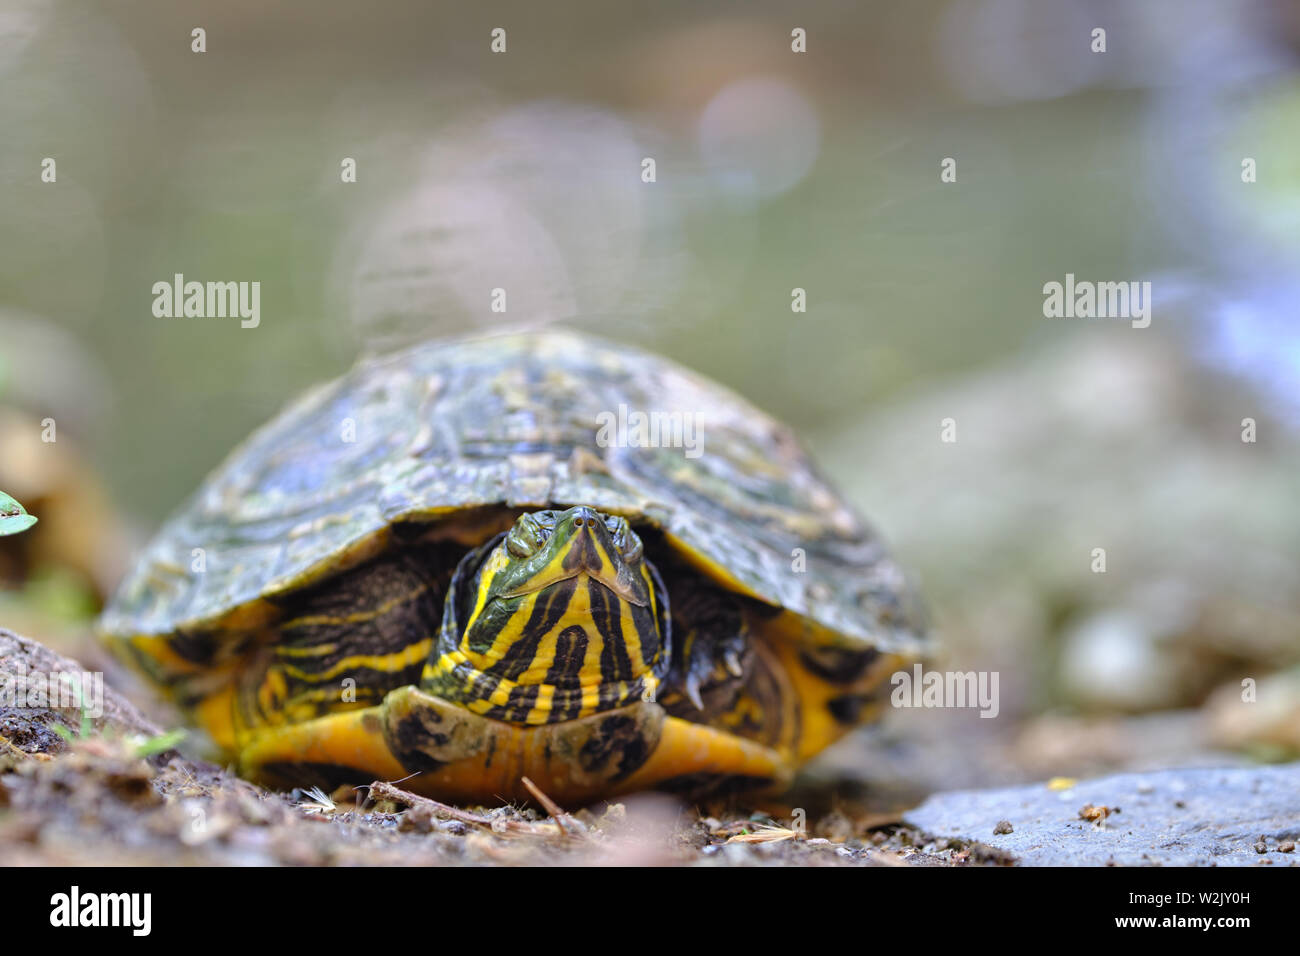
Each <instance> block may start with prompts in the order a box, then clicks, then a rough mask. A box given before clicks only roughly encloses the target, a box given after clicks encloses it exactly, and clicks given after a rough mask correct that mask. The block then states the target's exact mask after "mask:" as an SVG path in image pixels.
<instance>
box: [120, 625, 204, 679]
mask: <svg viewBox="0 0 1300 956" xmlns="http://www.w3.org/2000/svg"><path fill="white" fill-rule="evenodd" d="M127 643H128V644H129V645H130V647H131V648H132V649H133V650H134V651H135V652H136V653H137V654H139V655H143V656H144V657H145V658H147V659H148V660H150V661H152V662H153V663H154V664H156V665H157V666H158V667H159V668H160V669H161V670H162V672H163V674H164V676H167V677H181V676H184V675H186V674H202V673H204V672H205V671H206V670H207V668H206V667H204V666H203V665H202V664H196V663H194V662H193V661H188V660H186V659H185V658H183V657H181V656H180V655H179V654H177V653H176V651H175V650H174V649H173V647H172V644H171V640H170V638H168V637H162V636H158V635H153V634H140V635H136V636H135V637H131V638H128V639H127ZM137 666H138V665H137Z"/></svg>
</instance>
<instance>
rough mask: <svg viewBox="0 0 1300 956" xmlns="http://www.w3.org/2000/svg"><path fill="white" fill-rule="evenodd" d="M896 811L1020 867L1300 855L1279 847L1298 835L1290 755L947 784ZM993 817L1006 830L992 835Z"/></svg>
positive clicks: (1299, 808) (1229, 861)
mask: <svg viewBox="0 0 1300 956" xmlns="http://www.w3.org/2000/svg"><path fill="white" fill-rule="evenodd" d="M1087 804H1092V805H1093V806H1095V807H1103V806H1104V807H1108V808H1109V809H1110V811H1111V812H1110V815H1109V816H1107V817H1106V818H1105V819H1104V821H1103V822H1102V824H1101V825H1100V826H1095V825H1094V824H1093V823H1090V822H1088V821H1087V820H1083V819H1080V817H1079V811H1080V810H1081V809H1082V808H1083V807H1084V806H1085V805H1087ZM904 820H905V822H907V823H909V824H911V825H913V826H915V827H917V828H919V829H921V830H924V831H925V832H927V833H929V834H932V835H933V836H935V837H936V838H944V837H962V838H964V839H967V840H978V841H980V842H981V843H985V844H987V845H989V846H993V847H997V848H998V849H1001V850H1005V851H1007V852H1009V853H1011V854H1013V855H1015V856H1016V857H1017V859H1018V861H1019V863H1020V864H1021V865H1027V866H1107V865H1120V866H1153V865H1164V866H1254V865H1257V864H1259V863H1261V862H1263V861H1269V862H1271V863H1273V864H1274V865H1281V866H1287V865H1291V864H1293V863H1300V860H1297V854H1296V853H1294V852H1292V853H1283V852H1281V850H1280V849H1279V847H1280V844H1281V843H1282V842H1283V841H1288V840H1289V841H1294V840H1296V838H1297V837H1300V763H1297V764H1289V765H1286V766H1272V767H1244V768H1225V769H1192V770H1164V771H1156V772H1151V773H1125V774H1117V775H1116V776H1112V777H1100V778H1097V779H1095V780H1083V781H1079V782H1078V783H1077V784H1075V785H1074V786H1073V787H1071V788H1070V789H1068V790H1059V791H1058V790H1049V789H1048V787H1047V786H1046V784H1036V785H1033V786H1028V787H1012V788H1008V789H1004V790H978V791H951V792H948V793H939V794H935V795H934V796H932V797H930V798H929V799H928V800H926V802H925V803H923V804H922V805H921V806H919V807H917V808H916V809H915V810H912V811H910V812H908V813H907V814H905V815H904ZM1003 820H1007V821H1010V823H1011V824H1012V827H1013V829H1012V832H1010V833H1001V834H995V833H994V830H995V829H997V828H998V823H999V822H1000V821H1003ZM1259 842H1262V843H1263V844H1264V846H1265V848H1266V852H1264V853H1262V854H1261V853H1260V852H1258V851H1257V850H1256V847H1255V845H1256V843H1259Z"/></svg>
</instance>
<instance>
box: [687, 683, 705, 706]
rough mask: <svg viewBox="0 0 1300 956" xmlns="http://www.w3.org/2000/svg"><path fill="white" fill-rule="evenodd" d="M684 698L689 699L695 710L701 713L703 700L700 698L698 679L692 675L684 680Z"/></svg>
mask: <svg viewBox="0 0 1300 956" xmlns="http://www.w3.org/2000/svg"><path fill="white" fill-rule="evenodd" d="M686 696H687V697H688V698H690V701H691V703H692V704H694V705H695V709H696V710H698V711H701V712H702V711H703V710H704V698H703V697H701V696H700V679H699V678H698V677H696V676H695V675H694V674H690V675H688V676H687V678H686Z"/></svg>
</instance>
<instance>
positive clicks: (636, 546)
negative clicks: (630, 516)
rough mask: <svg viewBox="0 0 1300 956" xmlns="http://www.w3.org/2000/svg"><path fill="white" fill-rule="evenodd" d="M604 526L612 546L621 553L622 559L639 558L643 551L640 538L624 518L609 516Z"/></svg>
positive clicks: (631, 559)
mask: <svg viewBox="0 0 1300 956" xmlns="http://www.w3.org/2000/svg"><path fill="white" fill-rule="evenodd" d="M605 527H606V528H607V529H608V530H609V536H610V538H612V539H613V541H614V547H616V548H618V551H619V554H621V555H623V560H625V561H629V562H635V561H639V560H641V553H642V551H643V548H642V546H641V539H640V537H638V536H637V533H636V532H635V531H633V530H632V527H631V525H629V524H628V523H627V519H626V518H610V519H609V520H608V521H607V522H606V524H605Z"/></svg>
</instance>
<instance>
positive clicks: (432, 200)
mask: <svg viewBox="0 0 1300 956" xmlns="http://www.w3.org/2000/svg"><path fill="white" fill-rule="evenodd" d="M196 27H202V28H203V29H204V30H205V31H206V52H204V53H195V52H192V50H191V43H192V38H191V31H192V30H193V29H194V28H196ZM496 27H501V28H504V29H505V30H506V36H507V50H506V52H505V53H503V54H494V53H492V52H491V50H490V48H489V44H490V40H491V37H490V32H491V31H492V29H493V28H496ZM1098 27H1100V28H1102V29H1104V30H1105V31H1106V49H1105V51H1104V52H1094V51H1093V50H1092V49H1091V47H1092V46H1093V44H1094V39H1093V33H1092V31H1093V30H1094V29H1096V28H1098ZM795 28H802V29H803V30H805V31H806V35H807V52H806V53H795V52H792V50H791V31H792V30H793V29H795ZM1297 50H1300V13H1298V12H1297V7H1296V5H1294V4H1290V3H1282V2H1254V3H1246V2H1209V0H1193V2H1175V0H1158V2H1156V0H1153V2H1143V3H1120V2H1100V0H1099V2H1085V0H1071V2H1066V0H1044V2H1029V0H933V2H917V0H909V2H891V3H847V2H828V3H812V4H806V5H799V6H797V7H794V6H789V5H783V4H776V3H750V4H745V5H739V4H700V3H694V2H690V3H688V2H673V0H668V2H660V3H655V4H650V5H631V4H609V3H598V2H583V0H578V2H572V0H569V2H562V3H551V4H537V3H523V2H520V3H482V4H450V3H442V4H426V3H415V2H410V3H393V2H389V3H373V4H366V5H357V4H354V3H341V2H332V0H331V2H318V3H310V4H308V3H295V4H276V5H273V6H268V5H266V4H262V3H254V2H251V0H240V2H230V3H223V4H199V5H192V4H164V3H158V2H136V3H114V2H107V3H96V4H86V3H81V2H48V0H6V2H5V6H4V9H3V10H0V131H3V132H2V133H0V196H2V197H3V201H2V202H0V403H2V404H3V407H4V409H5V414H6V417H5V419H4V430H3V431H2V432H0V439H2V440H3V442H4V443H5V444H4V446H3V448H0V451H4V458H3V464H0V488H4V489H5V490H6V491H9V492H11V493H13V494H14V495H15V496H16V497H18V498H19V499H20V500H22V501H23V502H24V504H26V505H27V506H28V507H29V509H31V510H32V511H33V512H34V513H37V514H42V515H43V517H42V524H41V525H39V526H38V527H37V529H36V530H34V531H33V532H30V533H29V535H28V536H26V539H25V540H23V541H21V542H20V541H18V539H13V540H11V541H6V542H4V543H3V548H4V549H6V550H5V551H4V552H3V553H2V554H3V558H4V562H5V563H4V564H3V565H0V570H3V573H4V575H5V577H6V578H7V580H8V582H9V587H10V589H11V600H10V604H9V605H0V608H3V607H5V606H9V607H11V608H12V610H11V612H10V615H11V616H10V617H9V618H8V619H7V621H6V623H9V624H11V625H12V626H17V625H18V624H19V623H26V624H27V626H29V627H37V628H40V627H41V625H40V624H39V623H35V624H32V623H29V622H31V621H32V620H33V618H31V617H28V616H23V615H25V614H26V613H27V612H26V611H20V609H19V605H18V604H15V603H14V601H13V600H12V594H20V595H21V594H23V593H27V594H28V595H30V594H31V593H32V589H33V588H34V589H35V592H36V593H38V594H42V595H44V597H42V598H41V601H40V602H38V604H39V603H41V602H44V603H43V604H41V606H43V607H44V606H47V605H48V604H50V603H51V602H52V603H53V604H54V605H56V606H57V607H59V608H61V609H62V610H61V611H60V612H59V613H60V614H61V615H62V618H60V619H61V620H66V619H84V616H85V614H86V613H87V612H88V611H89V610H93V607H94V605H95V602H96V601H97V600H98V597H97V596H96V594H95V592H98V593H99V594H100V595H102V593H104V592H105V591H107V590H108V589H110V588H111V586H112V584H113V583H114V581H115V579H116V576H117V575H120V573H121V570H122V567H123V562H124V561H125V560H127V558H128V556H129V553H130V550H131V548H132V547H133V546H135V545H138V544H139V543H140V542H141V541H143V540H144V538H145V537H146V536H147V535H148V534H150V533H151V532H152V531H153V530H154V529H155V528H156V527H157V525H158V524H159V522H160V521H161V520H162V519H163V518H164V517H165V516H166V515H167V514H168V513H169V512H170V511H171V510H172V509H174V508H175V507H177V506H178V505H179V504H180V503H181V502H182V501H183V499H184V497H185V496H186V495H187V494H188V493H189V492H190V491H191V490H192V489H193V488H194V487H195V486H196V485H197V483H198V482H199V481H200V480H201V479H202V477H203V476H204V475H205V474H206V473H207V471H208V470H209V469H210V468H212V467H213V466H214V465H215V464H216V463H217V462H218V461H219V460H220V459H221V458H222V457H223V456H224V455H225V454H226V453H227V452H228V451H229V450H230V449H231V448H232V447H233V446H234V445H235V444H236V443H237V442H238V441H239V440H240V439H241V438H242V437H243V436H244V435H246V434H247V433H248V432H249V431H250V430H251V429H252V428H253V427H254V426H256V425H257V424H259V423H261V422H263V421H265V420H266V419H267V418H268V417H270V416H271V415H272V414H274V412H275V411H276V410H277V409H278V408H280V407H281V406H282V404H283V403H284V402H285V401H287V400H288V399H289V398H290V397H291V396H293V395H294V394H295V393H296V392H298V391H299V390H300V389H301V388H303V387H304V386H306V385H308V384H310V383H312V382H315V381H318V380H321V379H322V378H327V377H330V376H333V375H335V374H337V373H338V372H340V371H341V370H343V369H345V368H346V367H347V366H348V365H350V364H351V362H352V361H354V360H355V359H356V357H357V356H359V355H361V354H363V353H366V352H375V351H384V350H387V349H389V348H393V347H397V346H399V345H401V344H403V343H405V342H410V341H415V340H418V339H421V338H424V337H428V336H430V335H441V334H451V333H460V332H465V331H470V330H473V329H476V328H491V327H493V326H495V325H497V324H499V323H501V322H502V321H503V320H505V321H509V322H524V323H546V322H554V321H562V322H564V323H565V324H568V325H571V326H576V327H578V328H583V329H589V330H592V331H597V332H599V333H600V334H603V335H606V336H609V337H613V338H617V339H621V340H627V341H633V342H637V343H640V344H643V345H645V346H647V347H650V348H652V349H655V350H657V351H660V352H663V353H665V354H667V355H669V356H671V357H673V358H675V359H677V360H679V361H681V362H683V363H685V364H687V365H689V366H692V367H694V368H696V369H698V370H700V371H702V372H704V373H706V374H708V375H710V376H713V377H715V378H717V379H719V380H721V381H723V382H725V383H727V384H728V385H730V386H732V387H733V388H735V389H736V390H737V391H739V392H741V393H742V394H744V395H746V396H748V397H750V398H751V399H753V400H754V401H755V402H756V403H757V404H759V405H760V406H762V407H763V408H765V409H766V410H768V411H770V412H771V413H773V414H774V415H776V416H777V417H779V418H782V419H784V420H786V421H788V422H789V423H790V424H792V425H793V426H795V428H796V429H797V430H798V432H799V433H800V434H801V435H802V436H803V437H804V439H805V441H806V443H807V444H808V445H809V446H810V447H811V448H812V449H813V451H814V452H815V455H816V457H818V458H819V459H820V460H821V461H822V462H823V463H824V465H825V467H826V469H827V471H828V472H829V473H830V474H831V476H832V477H833V478H834V479H835V480H836V481H837V483H839V484H840V485H841V486H842V487H843V488H844V489H845V490H846V493H847V494H848V495H849V496H850V497H851V498H852V499H853V500H854V501H855V503H856V504H858V505H859V506H860V508H861V510H862V511H863V513H864V514H865V515H867V516H868V518H869V519H871V521H872V522H873V523H874V524H876V525H877V526H879V527H880V528H881V529H882V530H883V531H884V532H885V534H886V536H887V537H888V538H889V540H890V541H891V543H892V544H893V546H894V548H895V550H896V551H897V552H898V553H899V555H900V557H901V559H902V561H903V563H904V564H905V565H906V566H908V567H909V568H911V569H913V570H914V571H915V573H916V574H917V575H918V577H919V579H920V582H921V585H922V588H923V589H924V590H925V592H926V594H927V596H928V598H929V601H930V604H931V606H932V608H933V609H934V614H935V619H936V623H937V625H938V627H939V629H940V631H941V633H942V635H943V637H944V640H945V643H946V645H947V646H948V647H949V648H950V654H951V659H952V661H953V662H954V664H955V666H965V667H980V668H995V669H996V668H1002V669H1003V670H1004V682H1003V693H1004V695H1009V698H1008V700H1007V701H1005V702H1004V711H1005V712H1006V713H1007V714H1008V715H1009V716H1011V717H1012V718H1013V720H1015V721H1020V720H1021V719H1024V720H1029V719H1031V718H1032V719H1040V718H1043V717H1044V715H1049V716H1052V715H1055V716H1059V715H1062V714H1064V715H1066V716H1077V715H1085V716H1086V715H1121V716H1123V717H1124V718H1125V719H1128V717H1129V716H1131V715H1133V714H1143V713H1157V712H1164V711H1169V712H1183V711H1186V710H1188V709H1190V708H1199V707H1200V706H1201V705H1202V704H1204V703H1206V702H1207V701H1209V700H1211V698H1212V695H1213V693H1214V691H1215V688H1216V687H1217V688H1222V687H1228V688H1229V690H1231V688H1232V687H1234V686H1235V685H1236V683H1237V682H1238V681H1239V680H1240V679H1241V678H1242V677H1243V676H1249V677H1253V678H1259V679H1261V680H1262V679H1264V678H1267V677H1270V676H1271V678H1272V679H1275V680H1279V681H1283V680H1286V679H1288V678H1287V674H1288V673H1289V671H1288V668H1290V667H1292V666H1293V665H1294V664H1295V663H1296V662H1297V660H1300V637H1298V635H1300V571H1298V570H1297V565H1298V564H1300V561H1297V552H1298V551H1300V516H1298V510H1300V509H1298V508H1297V496H1296V488H1297V481H1296V475H1297V474H1300V472H1298V471H1297V468H1296V465H1297V441H1296V431H1295V429H1296V423H1297V419H1298V417H1300V385H1298V384H1297V382H1298V381H1300V330H1298V329H1297V323H1300V284H1298V283H1297V279H1296V276H1297V268H1296V267H1297V265H1298V264H1300V136H1298V135H1297V131H1300V73H1298V72H1297ZM46 157H51V158H53V159H55V161H56V163H57V181H56V182H54V183H48V182H43V181H42V179H41V164H42V160H43V159H45V158H46ZM645 157H652V158H654V159H655V161H656V173H657V177H656V181H655V182H654V183H644V182H642V180H641V170H642V160H643V159H644V158H645ZM1246 157H1251V158H1254V159H1255V160H1256V163H1257V168H1258V181H1256V182H1252V183H1245V182H1243V181H1242V161H1243V158H1246ZM345 158H352V159H355V160H356V163H357V182H355V183H343V182H341V181H340V163H341V162H342V161H343V160H344V159H345ZM945 158H953V159H955V160H956V173H957V176H956V181H955V182H953V183H943V182H941V180H940V164H941V162H942V161H943V160H944V159H945ZM175 273H183V274H184V275H185V276H186V278H187V279H194V280H198V281H210V280H211V281H259V282H260V283H261V324H260V326H259V327H258V328H256V329H241V328H240V326H239V323H238V321H237V320H231V319H183V318H177V319H167V318H155V317H154V316H153V314H152V311H151V307H152V302H153V294H152V291H151V289H152V286H153V284H154V283H155V282H158V281H170V279H171V277H172V276H173V275H174V274H175ZM1067 273H1073V274H1075V275H1076V276H1078V277H1079V278H1081V279H1091V280H1095V281H1126V280H1146V281H1151V282H1152V284H1153V290H1154V300H1155V307H1154V314H1153V321H1152V325H1151V327H1150V328H1148V329H1144V330H1136V329H1132V328H1130V327H1129V325H1128V324H1127V323H1126V322H1115V321H1106V320H1083V319H1048V318H1044V316H1043V312H1042V305H1043V292H1042V289H1043V285H1044V283H1047V282H1051V281H1063V280H1064V277H1065V275H1066V274H1067ZM498 286H500V287H504V288H506V289H507V292H508V296H509V298H508V305H509V311H508V313H507V315H506V316H504V317H503V316H500V315H494V314H493V313H492V312H491V310H490V295H491V290H492V289H493V288H494V287H498ZM795 287H799V288H803V289H805V290H806V291H807V298H808V310H807V312H806V313H801V314H800V313H793V312H792V311H791V308H790V302H791V290H792V289H793V288H795ZM946 417H952V418H954V419H955V420H956V421H957V423H958V441H957V442H956V443H955V444H951V445H949V444H943V443H940V441H939V429H940V421H941V419H943V418H946ZM1247 417H1251V418H1254V419H1256V420H1257V421H1258V423H1259V436H1260V437H1259V440H1258V442H1256V443H1253V444H1247V443H1243V442H1242V441H1241V439H1240V433H1241V427H1242V426H1241V421H1242V419H1243V418H1247ZM47 418H53V419H54V420H55V421H56V422H57V425H58V437H59V441H58V442H57V443H56V446H57V449H58V450H57V452H56V451H55V448H54V447H53V446H51V445H49V444H48V443H40V442H39V436H40V434H41V424H40V423H41V422H42V421H43V420H45V419H47ZM56 459H57V460H56ZM60 514H62V515H63V517H62V518H60ZM1094 547H1105V548H1107V550H1108V555H1109V562H1110V568H1109V570H1108V572H1107V574H1106V575H1095V574H1093V573H1092V572H1091V570H1090V567H1089V562H1090V551H1091V549H1092V548H1094ZM51 569H54V570H53V571H52V570H51ZM60 575H62V577H61V578H60ZM51 580H56V581H57V580H63V581H64V584H63V585H58V584H55V585H51V583H50V582H51ZM69 582H71V583H69ZM23 587H26V588H27V589H28V590H27V592H23V591H21V590H20V589H21V588H23ZM42 588H44V590H41V589H42ZM51 588H53V593H54V594H55V595H56V597H54V598H50V597H49V594H50V593H51ZM79 588H80V589H81V591H84V592H87V593H88V596H85V599H84V600H83V599H82V598H81V597H78V596H77V595H78V593H79V591H78V589H79ZM28 605H30V601H29V602H28ZM24 606H26V605H24ZM36 636H42V635H41V634H37V635H36ZM1277 686H1279V687H1284V688H1289V689H1284V690H1280V691H1277V692H1276V693H1275V694H1274V697H1273V698H1272V699H1274V700H1279V699H1280V700H1282V701H1283V703H1284V704H1285V703H1286V702H1288V701H1289V702H1290V703H1291V705H1292V706H1296V700H1297V698H1298V697H1300V695H1296V694H1295V693H1294V691H1295V688H1294V685H1283V684H1279V685H1277ZM1224 693H1227V692H1224ZM1230 696H1231V695H1230ZM1232 703H1233V702H1232V701H1231V700H1229V701H1228V704H1226V705H1224V706H1225V709H1224V711H1223V713H1227V714H1229V715H1231V714H1237V715H1238V717H1240V714H1241V709H1240V707H1234V706H1232ZM1249 713H1250V714H1251V715H1252V717H1251V719H1252V720H1254V719H1255V718H1254V716H1253V715H1254V714H1255V713H1256V711H1250V712H1249ZM1292 716H1294V713H1293V712H1292ZM945 719H950V718H949V717H947V716H945ZM951 719H956V718H951ZM962 719H964V718H962ZM1196 719H1197V720H1200V719H1201V718H1199V717H1198V718H1196ZM1233 719H1234V718H1233V717H1232V716H1228V717H1221V718H1219V723H1216V724H1214V727H1215V728H1218V729H1215V730H1213V731H1212V732H1211V731H1209V730H1207V731H1205V733H1204V734H1203V735H1202V736H1199V737H1198V736H1196V733H1199V731H1194V730H1189V729H1188V726H1191V725H1188V726H1183V725H1179V729H1178V730H1177V731H1176V733H1175V737H1176V738H1177V740H1185V739H1191V740H1192V741H1193V743H1192V746H1194V747H1196V748H1200V747H1221V746H1230V747H1236V748H1237V749H1238V750H1240V749H1241V748H1249V747H1256V748H1257V749H1258V747H1260V746H1266V747H1267V748H1271V749H1269V750H1268V752H1269V753H1273V752H1275V751H1276V750H1278V749H1279V748H1280V749H1281V750H1286V748H1287V747H1292V746H1295V737H1294V732H1293V733H1292V735H1291V736H1289V737H1288V736H1287V735H1286V733H1285V732H1280V733H1281V736H1280V737H1279V736H1278V734H1279V731H1278V730H1277V727H1278V726H1279V724H1278V723H1277V718H1273V722H1272V723H1268V722H1265V724H1264V727H1265V729H1264V730H1260V729H1259V727H1258V726H1256V725H1255V724H1252V725H1251V728H1253V729H1250V730H1249V731H1240V732H1239V733H1238V731H1232V730H1231V728H1229V730H1224V729H1223V726H1227V725H1231V724H1232V720H1233ZM1289 719H1290V718H1288V717H1284V718H1282V720H1283V725H1284V724H1285V721H1286V720H1289ZM1224 721H1227V724H1226V725H1225V724H1224ZM968 723H969V722H968ZM984 723H993V724H998V725H999V728H998V731H997V732H998V733H1002V734H1007V733H1010V732H1011V731H1009V730H1007V729H1006V727H1007V722H1000V721H992V722H984ZM980 725H981V722H980V721H975V722H974V724H973V725H971V726H972V727H973V730H972V732H978V733H985V731H984V729H983V728H982V727H981V726H980ZM1292 725H1293V726H1300V721H1297V722H1293V724H1292ZM1011 726H1013V727H1016V728H1019V727H1020V724H1019V723H1016V724H1012V725H1011ZM1196 726H1197V727H1200V726H1201V725H1200V724H1197V725H1196ZM1232 726H1235V725H1232ZM1130 731H1131V728H1129V730H1126V731H1124V732H1125V733H1129V732H1130ZM990 732H991V731H990ZM1026 732H1027V731H1026ZM1232 733H1238V736H1237V737H1232ZM1243 734H1244V736H1242V735H1243ZM1189 735H1190V737H1189ZM1225 735H1227V736H1225ZM935 736H943V735H942V734H938V733H936V734H935ZM1048 736H1049V737H1051V739H1053V740H1055V739H1057V737H1058V736H1059V735H1053V734H1049V735H1048ZM1017 739H1018V740H1020V741H1021V742H1022V743H1023V739H1024V738H1023V734H1022V736H1021V737H1019V738H1017ZM1130 739H1131V738H1130ZM1261 740H1262V741H1263V744H1261ZM1152 748H1153V751H1154V752H1155V753H1157V755H1159V754H1166V755H1173V754H1175V751H1177V747H1176V746H1174V745H1173V744H1170V743H1169V741H1168V740H1167V739H1165V738H1160V737H1157V738H1156V739H1155V743H1153V744H1152ZM1017 759H1018V758H1017ZM1034 759H1038V758H1037V757H1035V758H1034ZM1075 759H1076V762H1078V760H1079V759H1082V758H1078V756H1077V754H1076V755H1075ZM1099 759H1101V758H1099ZM1170 759H1174V757H1173V756H1171V757H1170ZM1040 763H1041V760H1040Z"/></svg>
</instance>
